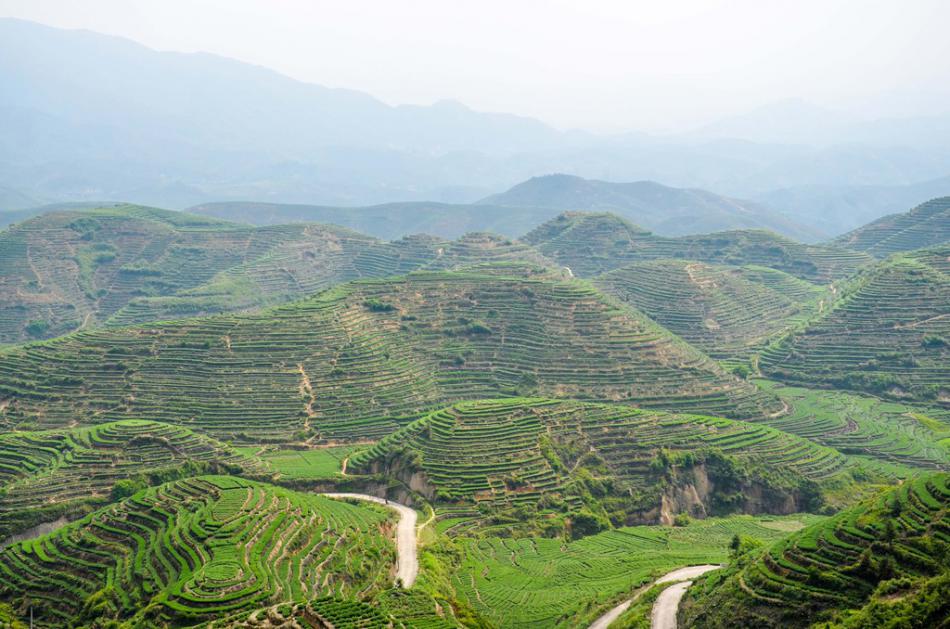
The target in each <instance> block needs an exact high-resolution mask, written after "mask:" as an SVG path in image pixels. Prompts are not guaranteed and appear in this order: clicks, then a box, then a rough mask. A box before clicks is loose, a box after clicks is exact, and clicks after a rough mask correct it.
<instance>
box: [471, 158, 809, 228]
mask: <svg viewBox="0 0 950 629" xmlns="http://www.w3.org/2000/svg"><path fill="white" fill-rule="evenodd" d="M480 203H484V204H487V205H500V206H511V207H545V208H552V209H557V210H584V211H592V212H602V211H609V212H614V213H616V214H619V215H620V216H622V217H624V218H626V219H627V220H630V221H633V222H634V223H636V224H637V225H642V226H643V227H646V228H647V229H650V230H652V231H655V232H658V233H661V234H663V235H667V236H685V235H688V234H700V233H708V232H713V231H724V230H727V229H749V228H759V229H769V230H772V231H775V232H778V233H781V234H784V235H786V236H789V237H791V238H795V239H797V240H806V241H808V240H815V239H816V237H817V236H818V234H819V233H820V232H818V231H817V230H813V229H811V228H809V227H808V226H806V225H803V224H798V223H795V222H794V221H792V220H790V219H787V218H785V217H784V216H782V215H781V214H778V213H777V212H773V211H771V210H769V209H767V208H765V207H764V206H762V205H759V204H756V203H753V202H750V201H741V200H738V199H732V198H729V197H724V196H722V195H718V194H715V193H713V192H709V191H707V190H700V189H696V188H672V187H669V186H664V185H662V184H659V183H656V182H654V181H634V182H630V183H615V182H609V181H599V180H595V179H584V178H582V177H576V176H573V175H564V174H554V175H545V176H542V177H532V178H531V179H529V180H528V181H525V182H523V183H520V184H518V185H516V186H514V187H513V188H511V189H510V190H507V191H506V192H502V193H500V194H494V195H492V196H489V197H486V198H484V199H482V200H481V201H480Z"/></svg>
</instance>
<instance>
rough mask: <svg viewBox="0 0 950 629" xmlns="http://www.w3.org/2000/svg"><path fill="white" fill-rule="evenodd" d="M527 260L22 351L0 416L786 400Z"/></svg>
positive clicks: (365, 432) (760, 405)
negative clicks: (542, 398)
mask: <svg viewBox="0 0 950 629" xmlns="http://www.w3.org/2000/svg"><path fill="white" fill-rule="evenodd" d="M519 268H520V267H512V266H510V265H508V266H501V267H494V270H493V271H489V270H485V271H479V272H475V271H472V272H427V273H415V274H410V275H408V276H406V277H403V278H395V279H386V280H365V281H359V282H354V283H351V284H348V285H345V286H342V287H338V288H335V289H331V290H330V291H327V292H324V293H322V294H321V295H319V296H317V297H314V298H312V299H309V300H306V301H302V302H298V303H296V304H292V305H288V306H281V307H278V308H275V309H272V310H267V311H264V312H261V313H258V314H248V315H240V316H238V315H227V316H218V317H210V318H204V319H193V320H185V321H180V322H172V323H167V324H156V325H149V326H143V327H135V328H128V329H118V330H111V329H107V330H95V331H89V332H80V333H77V334H73V335H70V336H67V337H63V338H61V339H56V340H54V341H49V342H45V343H39V344H31V345H26V346H24V347H21V348H12V349H9V350H7V351H6V352H4V353H3V354H2V360H0V400H3V402H2V405H0V408H2V410H0V424H2V425H5V426H8V427H12V426H22V425H28V426H30V427H31V428H35V427H44V428H52V427H60V426H66V425H69V424H70V422H73V421H75V420H77V419H78V420H82V421H96V422H101V421H109V420H115V419H122V418H142V419H151V420H155V421H165V422H169V423H174V424H183V425H188V426H199V427H201V428H202V429H203V430H204V431H206V432H208V433H210V434H214V435H217V436H233V437H238V438H240V439H250V440H261V439H264V440H267V439H274V440H287V439H289V438H292V437H296V438H307V437H316V438H321V439H347V438H353V437H357V438H361V439H367V438H373V437H379V436H382V435H384V434H387V433H389V432H392V431H393V430H394V429H395V428H397V427H398V426H399V425H401V424H404V423H407V422H408V421H409V420H410V419H412V418H414V416H418V414H419V413H420V412H422V411H424V410H427V409H432V408H438V407H439V406H443V405H445V404H448V403H451V402H452V401H455V400H462V399H477V398H485V397H498V396H500V395H517V394H534V395H538V394H540V395H548V396H564V397H585V398H590V399H597V400H610V401H617V402H625V403H629V404H636V405H638V406H642V407H646V408H661V409H668V410H679V411H687V412H701V413H707V414H713V415H721V416H727V417H735V418H746V417H750V418H751V417H762V416H764V415H766V414H768V413H773V412H777V411H780V410H781V405H780V404H779V403H778V401H777V400H775V399H774V398H772V397H770V396H768V395H766V394H763V393H761V392H760V391H759V390H758V389H756V388H755V387H754V386H752V385H750V384H749V383H747V382H745V381H742V380H739V379H738V378H735V377H733V376H731V375H730V374H727V373H725V372H724V371H722V369H721V368H720V367H719V366H718V365H717V364H716V363H714V362H712V361H710V360H709V359H708V358H707V357H706V356H705V355H703V354H701V353H699V352H698V351H696V350H694V349H692V348H690V347H689V346H688V345H686V344H684V343H682V342H681V341H679V340H678V339H676V338H674V337H672V336H671V335H670V334H669V333H668V332H667V331H665V330H663V329H662V328H659V327H658V326H656V325H655V324H653V323H652V322H649V321H648V320H647V319H646V318H644V317H642V315H640V314H639V313H637V312H635V311H633V310H629V309H626V308H624V307H622V306H620V305H618V304H616V303H615V302H613V301H612V300H610V299H609V298H607V297H605V296H604V295H602V294H601V293H599V292H597V291H596V290H594V289H593V288H592V287H591V286H590V285H589V284H587V283H584V282H581V281H576V280H568V281H563V280H555V279H552V278H551V277H550V276H549V275H541V276H539V277H534V276H532V275H531V274H530V273H525V272H520V271H519ZM522 271H523V269H522Z"/></svg>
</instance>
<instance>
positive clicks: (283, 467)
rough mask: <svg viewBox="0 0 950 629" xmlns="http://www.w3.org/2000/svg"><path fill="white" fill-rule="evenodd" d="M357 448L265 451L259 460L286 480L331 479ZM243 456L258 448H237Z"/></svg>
mask: <svg viewBox="0 0 950 629" xmlns="http://www.w3.org/2000/svg"><path fill="white" fill-rule="evenodd" d="M357 447H358V446H339V447H329V448H316V449H311V450H285V449H276V450H271V449H267V450H265V451H264V452H262V453H261V454H260V459H261V460H262V461H264V463H266V464H268V465H269V466H270V469H271V470H272V471H274V472H277V473H278V474H280V475H281V476H286V477H287V478H302V479H313V478H332V477H334V476H339V475H340V471H341V465H342V463H343V459H345V458H346V457H347V456H348V455H349V454H350V453H351V452H353V451H354V450H355V449H357ZM239 450H240V451H241V452H243V453H245V454H254V453H256V452H258V451H259V450H260V449H259V448H239Z"/></svg>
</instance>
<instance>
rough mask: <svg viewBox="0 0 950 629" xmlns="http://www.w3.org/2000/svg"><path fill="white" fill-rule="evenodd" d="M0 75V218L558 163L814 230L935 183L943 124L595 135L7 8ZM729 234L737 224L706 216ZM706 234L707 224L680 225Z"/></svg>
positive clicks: (493, 188)
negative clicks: (79, 27)
mask: <svg viewBox="0 0 950 629" xmlns="http://www.w3.org/2000/svg"><path fill="white" fill-rule="evenodd" d="M0 86H2V88H3V89H0V114H2V115H3V116H4V119H5V120H6V121H7V125H6V128H7V132H6V133H5V134H4V137H3V138H2V140H0V206H2V208H3V209H7V210H10V209H19V208H26V207H30V206H35V205H41V204H44V203H53V202H60V201H73V202H74V201H81V200H97V201H98V200H115V201H131V202H138V203H148V204H152V205H157V206H162V207H171V208H184V207H188V206H191V205H195V204H199V203H207V202H212V201H254V202H280V203H305V204H319V205H327V206H363V205H373V204H381V203H387V202H398V201H420V200H427V201H431V202H453V203H459V202H461V203H472V202H475V201H477V200H479V199H484V198H485V197H486V196H488V195H493V194H498V193H499V191H501V190H505V189H507V188H509V187H511V186H513V185H515V184H517V183H519V182H522V181H525V180H528V179H530V178H531V177H536V176H539V175H545V174H549V173H555V172H561V173H570V174H573V175H577V176H581V177H584V178H587V179H597V180H606V181H615V182H617V181H628V182H644V181H656V182H660V183H661V184H664V185H666V186H672V187H676V188H690V189H692V188H702V189H706V190H711V191H714V192H715V193H718V194H720V195H726V196H727V197H728V198H730V199H731V198H739V199H752V200H754V201H756V202H757V204H759V205H763V206H765V207H769V208H770V209H771V210H772V212H773V213H774V214H783V215H784V220H787V221H790V222H791V223H796V224H804V223H811V224H812V225H811V227H812V230H813V232H815V233H814V234H813V237H819V236H820V237H822V238H830V237H832V236H835V235H838V234H839V233H842V232H844V231H847V230H849V229H853V228H855V227H857V226H859V225H860V224H862V223H863V222H866V221H868V220H872V219H874V218H877V217H879V216H881V215H883V214H888V213H893V212H897V211H902V210H904V209H906V207H909V206H912V205H915V204H917V203H920V202H923V201H925V200H927V199H928V198H931V197H933V196H937V195H942V194H948V193H950V180H947V179H946V177H947V175H948V173H950V131H948V129H950V122H948V120H950V117H947V116H929V117H920V118H913V119H910V118H908V119H901V120H878V121H871V122H862V121H860V120H857V119H856V118H853V117H849V116H845V115H843V114H837V113H834V112H828V111H825V110H823V109H821V108H817V107H814V106H811V105H809V104H807V103H802V102H796V101H793V102H783V103H778V104H776V105H775V106H770V107H766V108H764V109H759V110H756V111H753V112H751V113H749V114H748V115H742V116H736V117H733V118H730V119H728V120H724V121H722V122H721V123H719V124H714V125H709V126H707V127H706V128H704V129H701V130H698V131H693V132H690V133H682V134H680V135H671V136H647V135H644V134H636V133H630V134H624V135H614V136H598V135H594V134H590V133H586V132H583V131H560V130H557V129H554V128H552V127H550V126H548V125H545V124H544V123H542V122H539V121H537V120H533V119H530V118H525V117H519V116H513V115H507V114H491V113H482V112H476V111H473V110H471V109H469V108H467V107H465V106H464V105H461V104H459V103H457V102H452V101H441V102H438V103H436V104H434V105H431V106H390V105H387V104H385V103H383V102H381V101H379V100H377V99H375V98H373V97H372V96H369V95H367V94H365V93H361V92H356V91H352V90H342V89H330V88H326V87H322V86H319V85H313V84H307V83H302V82H299V81H296V80H293V79H290V78H288V77H285V76H283V75H280V74H278V73H276V72H273V71H271V70H267V69H265V68H261V67H258V66H253V65H250V64H246V63H242V62H238V61H234V60H231V59H226V58H222V57H218V56H215V55H210V54H203V53H202V54H182V53H172V52H157V51H154V50H151V49H149V48H146V47H144V46H141V45H139V44H136V43H134V42H131V41H128V40H125V39H121V38H117V37H111V36H105V35H100V34H96V33H92V32H88V31H66V30H59V29H54V28H50V27H46V26H41V25H39V24H35V23H31V22H25V21H21V20H14V19H2V20H0ZM941 178H943V179H941ZM921 182H930V183H926V184H922V183H921ZM639 185H647V184H639ZM865 186H876V187H878V188H879V187H882V186H883V187H888V188H889V189H893V195H892V196H889V195H884V196H885V197H887V198H886V199H885V200H882V198H881V196H882V195H880V194H878V193H877V192H876V191H875V190H876V189H877V188H876V189H875V190H867V189H865V188H864V187H865ZM776 191H777V192H776ZM898 191H899V192H898ZM490 198H491V197H490ZM694 200H696V201H697V204H698V205H697V206H696V207H698V208H699V209H702V210H704V211H705V210H709V209H710V207H709V205H708V203H706V202H705V201H704V200H703V199H700V198H694ZM486 202H487V200H486ZM741 205H742V206H743V207H746V208H748V207H750V204H745V203H742V204H741ZM556 206H557V207H558V208H559V209H582V210H583V209H594V208H591V207H570V208H568V207H566V206H565V203H564V202H563V201H557V203H556ZM552 207H553V206H552ZM612 209H620V208H612ZM740 209H741V208H740ZM763 211H764V210H763ZM818 214H820V215H821V216H820V217H819V218H820V219H821V220H818V221H816V220H813V219H815V217H816V215H818ZM545 218H550V216H538V215H535V216H533V217H532V219H531V222H534V223H537V222H538V219H540V220H543V219H545ZM671 219H672V220H671V221H670V222H669V224H670V225H676V224H678V221H677V220H676V217H671ZM757 220H758V219H757ZM776 220H777V219H775V218H774V217H773V218H772V219H770V221H771V222H772V223H773V224H763V225H761V226H765V227H770V228H772V229H775V228H776ZM5 222H9V221H5ZM643 223H644V225H645V226H647V227H648V228H651V229H657V230H660V229H661V225H662V224H663V222H662V221H659V220H658V223H657V224H651V223H650V222H649V221H643ZM742 226H753V225H741V224H737V225H727V226H725V227H742ZM710 228H713V229H720V228H724V227H723V226H721V225H701V226H698V227H697V228H696V230H695V231H703V230H708V229H710ZM500 231H504V230H500ZM511 231H514V230H511ZM780 231H782V230H780ZM678 233H683V232H676V231H672V232H669V234H668V235H677V234H678ZM785 233H786V234H788V235H795V236H798V237H801V238H807V234H805V233H804V232H789V231H787V230H785ZM449 235H452V234H449ZM386 236H389V237H391V236H392V234H386Z"/></svg>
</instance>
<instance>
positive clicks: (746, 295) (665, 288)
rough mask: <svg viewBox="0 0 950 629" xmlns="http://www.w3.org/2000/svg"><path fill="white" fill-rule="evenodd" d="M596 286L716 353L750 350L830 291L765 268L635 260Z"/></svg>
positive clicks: (796, 321) (819, 304)
mask: <svg viewBox="0 0 950 629" xmlns="http://www.w3.org/2000/svg"><path fill="white" fill-rule="evenodd" d="M595 284H596V285H597V286H599V287H600V288H602V289H603V290H604V291H605V292H608V293H610V294H612V295H615V296H616V297H618V298H620V299H621V300H622V301H624V302H627V303H630V304H632V305H633V306H635V307H636V308H637V309H639V310H640V311H641V312H643V313H645V314H647V315H648V316H649V317H650V318H651V319H653V320H654V321H656V322H657V323H659V324H661V325H662V326H664V327H665V328H667V329H668V330H670V331H671V332H675V333H676V334H677V335H679V336H680V337H682V338H683V339H685V340H686V341H688V342H689V343H691V344H692V345H695V346H696V347H698V348H700V349H702V350H703V351H704V352H706V353H707V354H709V355H710V356H712V357H713V358H717V359H720V360H722V359H736V358H743V357H746V356H748V355H749V354H750V353H751V352H752V351H753V350H754V349H755V348H756V347H757V346H759V345H761V344H762V343H764V342H765V341H767V340H768V339H770V338H773V337H775V336H776V335H779V334H781V333H783V332H785V331H788V330H790V329H792V328H793V327H794V326H796V325H800V324H801V322H802V321H803V320H804V318H805V317H807V316H809V315H812V314H814V313H816V312H818V311H819V310H820V309H822V308H824V306H825V303H824V302H827V301H830V298H831V293H830V292H828V291H825V290H824V289H822V288H819V287H817V286H815V285H814V284H811V283H809V282H806V281H804V280H800V279H798V278H795V277H792V276H791V275H788V274H787V273H783V272H782V271H776V270H774V269H769V268H767V267H733V266H723V265H712V264H706V263H702V262H689V261H686V260H655V261H650V262H635V263H633V264H630V265H627V266H625V267H622V268H620V269H617V270H615V271H611V272H609V273H606V274H604V275H602V276H601V277H599V278H598V279H597V280H596V281H595Z"/></svg>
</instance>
